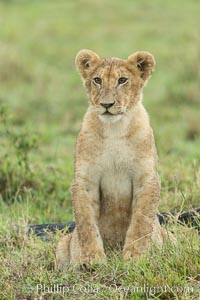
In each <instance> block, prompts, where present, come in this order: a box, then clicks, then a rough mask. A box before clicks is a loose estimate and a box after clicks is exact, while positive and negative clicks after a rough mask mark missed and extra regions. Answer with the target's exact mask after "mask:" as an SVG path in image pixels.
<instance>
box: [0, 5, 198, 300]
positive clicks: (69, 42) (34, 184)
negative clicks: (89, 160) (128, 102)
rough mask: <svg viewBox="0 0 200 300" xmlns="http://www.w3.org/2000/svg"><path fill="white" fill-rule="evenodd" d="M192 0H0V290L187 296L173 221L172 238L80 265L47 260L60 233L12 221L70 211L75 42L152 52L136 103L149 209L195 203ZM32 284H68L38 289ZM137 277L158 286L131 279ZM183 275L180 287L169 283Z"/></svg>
mask: <svg viewBox="0 0 200 300" xmlns="http://www.w3.org/2000/svg"><path fill="white" fill-rule="evenodd" d="M199 9H200V4H199V2H198V1H195V0H191V1H187V0H175V1H165V2H163V1H161V0H153V1H147V0H146V1H145V0H141V1H131V0H124V1H114V0H110V1H109V2H108V1H105V0H102V1H97V0H93V1H91V0H87V1H61V0H60V1H51V0H49V1H46V0H44V1H39V0H35V1H28V0H27V1H20V0H19V1H17V0H13V1H12V0H10V1H0V120H1V122H0V136H1V144H0V145H1V148H0V233H1V235H0V299H136V300H137V299H188V300H189V299H198V293H199V285H200V283H199V281H200V277H199V276H200V275H199V274H200V259H199V255H198V254H199V253H198V251H199V246H200V245H199V237H198V236H197V233H196V232H195V230H193V229H187V228H184V227H180V226H179V225H177V224H174V225H173V230H174V231H175V233H176V236H177V238H178V246H177V248H175V249H174V248H173V247H172V246H171V245H168V246H166V247H165V248H164V249H163V250H159V249H156V247H153V248H152V249H151V251H150V253H149V256H148V257H146V258H144V259H143V260H142V261H141V262H139V263H137V264H136V263H134V264H133V265H132V264H131V263H129V264H124V263H123V261H122V259H121V256H120V255H119V254H112V255H110V257H109V259H108V263H107V265H105V266H103V267H99V266H97V267H96V268H95V271H94V272H92V273H90V272H86V271H85V272H84V271H77V270H73V269H71V268H69V270H68V272H67V273H65V274H62V273H60V272H58V271H56V270H54V267H53V261H54V252H55V246H56V243H57V241H58V239H59V236H60V234H57V235H56V236H55V237H52V240H51V241H50V242H49V243H44V242H42V241H40V240H39V239H37V238H36V237H34V236H32V237H31V238H29V239H28V238H27V237H26V235H25V234H24V229H23V226H24V225H25V224H27V223H43V222H48V223H50V222H62V221H68V220H71V219H72V210H71V200H70V184H71V181H72V178H73V159H74V150H75V142H76V136H77V133H78V130H79V128H80V125H81V122H82V119H83V115H84V112H85V110H86V108H87V98H86V93H85V91H84V89H83V88H82V84H81V80H80V78H79V75H78V74H77V72H76V70H75V66H74V58H75V55H76V53H77V52H78V51H79V50H80V49H82V48H89V49H92V50H94V51H96V52H98V53H99V54H100V55H102V56H118V57H122V58H126V57H128V56H129V55H130V54H131V53H133V52H135V51H137V50H148V51H150V52H152V53H153V54H154V56H155V58H156V61H157V67H156V71H155V72H154V74H153V77H152V79H151V81H150V82H149V84H148V86H147V88H146V89H145V91H144V105H145V107H146V108H147V110H148V112H149V115H150V119H151V123H152V126H153V128H154V133H155V137H156V144H157V149H158V154H159V159H160V167H159V173H160V176H161V180H162V199H161V203H160V210H161V211H169V210H171V209H180V208H181V209H190V208H192V207H195V206H199V203H200V201H199V200H200V196H199V191H200V165H199V162H200V151H199V149H200V122H199V120H200V96H199V95H200V93H199V82H200V68H199V55H200V51H199V49H200V40H199V26H200V22H199ZM15 225H19V226H20V230H18V229H16V228H17V227H16V226H15ZM37 284H43V285H44V284H45V285H46V286H52V285H53V284H58V285H59V286H61V285H65V286H66V287H68V288H69V291H68V292H67V294H66V295H65V296H63V295H62V293H58V294H54V295H53V294H52V293H46V294H44V293H43V295H42V296H41V298H39V294H38V293H37V290H36V288H37ZM78 284H79V286H78ZM144 285H146V286H149V287H151V288H152V289H153V287H155V288H156V287H160V288H161V287H164V286H165V285H168V287H169V288H167V290H166V291H164V290H163V291H162V289H160V290H159V289H157V290H155V293H154V292H152V293H148V292H147V291H146V293H145V292H144V290H141V291H140V292H137V291H134V289H133V287H136V288H137V287H138V288H139V287H144ZM74 286H75V288H74V290H73V287H74ZM88 286H89V287H88ZM184 286H185V287H186V288H188V289H189V290H188V291H187V293H185V294H184V292H183V291H181V290H180V289H179V291H178V290H173V287H184ZM170 287H171V290H170ZM81 288H82V290H81V291H80V289H81ZM95 289H96V290H97V289H99V290H98V292H97V291H96V292H95V291H93V290H95ZM89 290H92V291H91V292H89ZM40 294H41V293H40Z"/></svg>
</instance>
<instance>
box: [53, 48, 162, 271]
mask: <svg viewBox="0 0 200 300" xmlns="http://www.w3.org/2000/svg"><path fill="white" fill-rule="evenodd" d="M76 66H77V68H78V70H79V72H80V75H81V77H82V80H83V82H84V85H85V87H86V90H87V94H88V98H89V107H88V110H87V112H86V114H85V117H84V121H83V125H82V128H81V131H80V133H79V137H78V141H77V147H76V161H75V175H74V181H73V184H72V188H71V191H72V205H73V211H74V218H75V221H76V229H75V231H74V232H73V233H72V234H69V235H67V236H65V237H64V238H62V240H61V241H60V242H59V244H58V247H57V251H56V261H57V266H58V267H59V268H60V269H63V268H65V266H66V265H67V264H69V263H73V264H75V265H81V264H86V265H87V264H92V263H95V262H101V261H103V260H104V258H105V251H104V246H105V245H110V246H111V247H118V246H120V245H121V246H122V247H123V256H124V259H125V260H129V259H133V260H135V259H137V258H139V257H140V256H141V255H142V254H144V253H145V251H146V250H147V248H148V245H149V242H150V240H153V241H154V242H157V243H159V244H162V242H163V234H164V232H163V231H162V229H161V227H160V225H159V223H158V220H157V217H156V212H157V208H158V204H159V199H160V180H159V176H158V173H157V154H156V148H155V143H154V136H153V131H152V128H151V126H150V124H149V118H148V115H147V113H146V111H145V109H144V107H143V104H142V90H143V87H144V86H145V84H146V83H147V81H148V80H149V78H150V76H151V73H152V71H153V69H154V66H155V60H154V57H153V56H152V55H151V54H150V53H148V52H145V51H141V52H136V53H134V54H132V55H131V56H129V57H128V59H127V60H123V59H119V58H116V57H113V58H100V57H99V56H98V55H97V54H96V53H94V52H93V51H90V50H81V51H80V52H79V53H78V54H77V56H76Z"/></svg>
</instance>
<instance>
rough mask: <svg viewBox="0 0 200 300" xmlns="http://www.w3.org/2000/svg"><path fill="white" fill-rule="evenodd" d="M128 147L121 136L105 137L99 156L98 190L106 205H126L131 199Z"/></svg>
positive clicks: (130, 169)
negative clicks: (99, 178) (118, 137)
mask: <svg viewBox="0 0 200 300" xmlns="http://www.w3.org/2000/svg"><path fill="white" fill-rule="evenodd" d="M130 155H131V153H130V149H129V147H128V145H127V143H126V142H125V140H124V139H123V138H121V139H115V138H110V139H107V140H106V141H105V143H104V149H103V153H102V155H101V157H100V165H101V182H100V190H101V195H102V198H103V199H104V201H106V202H107V204H106V206H109V204H112V206H115V205H117V206H121V205H122V203H121V201H123V202H125V203H124V204H125V205H127V204H128V203H130V201H131V199H132V192H133V191H132V186H133V184H132V172H133V170H132V166H131V159H130Z"/></svg>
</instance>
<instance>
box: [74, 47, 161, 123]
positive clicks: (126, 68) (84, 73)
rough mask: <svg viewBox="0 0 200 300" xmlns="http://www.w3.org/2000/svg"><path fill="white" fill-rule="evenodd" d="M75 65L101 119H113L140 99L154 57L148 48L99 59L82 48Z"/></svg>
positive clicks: (118, 117)
mask: <svg viewBox="0 0 200 300" xmlns="http://www.w3.org/2000/svg"><path fill="white" fill-rule="evenodd" d="M76 65H77V68H78V70H79V72H80V74H81V77H82V79H83V81H84V83H85V86H86V88H87V92H88V95H89V100H90V103H91V105H92V106H93V108H94V110H95V111H96V113H97V114H98V115H99V117H100V119H101V120H102V121H108V122H109V121H111V122H113V121H114V122H115V121H117V120H119V119H121V117H122V116H123V115H126V114H127V113H128V112H129V111H130V110H131V108H133V107H134V105H136V103H137V102H138V101H139V100H140V95H141V92H142V88H143V86H144V84H145V83H146V82H147V81H148V79H149V77H150V75H151V73H152V71H153V68H154V66H155V61H154V58H153V56H152V55H151V54H150V53H148V52H144V51H141V52H136V53H134V54H132V55H131V56H129V58H128V59H127V60H123V59H119V58H109V59H101V58H100V57H99V56H98V55H97V54H96V53H94V52H92V51H90V50H81V51H80V52H79V53H78V54H77V56H76Z"/></svg>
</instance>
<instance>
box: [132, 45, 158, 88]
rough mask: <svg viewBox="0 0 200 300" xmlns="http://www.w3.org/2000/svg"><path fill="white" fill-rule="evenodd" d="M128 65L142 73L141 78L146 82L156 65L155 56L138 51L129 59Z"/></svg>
mask: <svg viewBox="0 0 200 300" xmlns="http://www.w3.org/2000/svg"><path fill="white" fill-rule="evenodd" d="M127 61H128V64H131V65H134V66H135V67H137V69H138V70H139V72H140V77H141V78H142V79H143V80H144V81H145V82H146V81H147V80H148V79H149V77H150V76H151V74H152V72H153V70H154V67H155V65H156V62H155V59H154V57H153V55H152V54H151V53H149V52H146V51H138V52H135V53H134V54H132V55H130V56H129V57H128V60H127Z"/></svg>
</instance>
